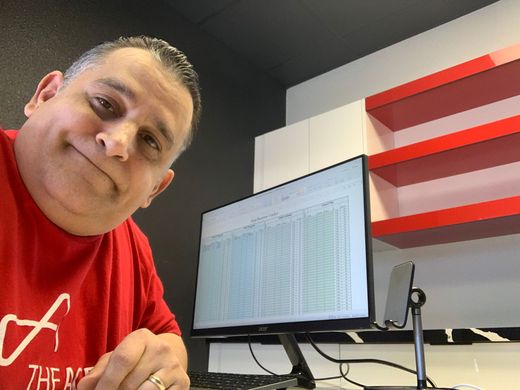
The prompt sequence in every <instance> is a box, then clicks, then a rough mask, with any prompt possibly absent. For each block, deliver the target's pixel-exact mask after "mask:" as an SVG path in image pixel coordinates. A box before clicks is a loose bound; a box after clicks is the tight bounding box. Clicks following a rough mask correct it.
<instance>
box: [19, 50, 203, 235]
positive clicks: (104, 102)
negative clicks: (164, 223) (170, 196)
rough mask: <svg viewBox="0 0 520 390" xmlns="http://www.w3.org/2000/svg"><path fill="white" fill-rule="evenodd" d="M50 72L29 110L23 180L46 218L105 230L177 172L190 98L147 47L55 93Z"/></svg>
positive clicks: (113, 57)
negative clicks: (175, 166) (173, 166)
mask: <svg viewBox="0 0 520 390" xmlns="http://www.w3.org/2000/svg"><path fill="white" fill-rule="evenodd" d="M61 84H62V75H61V73H59V72H53V73H50V74H49V75H47V76H46V78H44V79H43V80H42V82H41V83H40V85H39V86H38V90H37V91H36V94H35V96H34V97H33V98H32V99H31V101H30V102H29V103H28V104H27V106H26V108H25V112H26V115H27V116H28V117H29V118H28V120H27V121H26V123H25V124H24V125H23V127H22V128H21V129H20V133H19V135H18V137H17V139H16V141H15V153H16V159H17V161H18V165H19V169H20V173H21V176H22V178H23V180H24V183H25V184H26V186H27V188H28V190H29V192H30V193H31V195H32V197H33V198H34V200H35V201H36V203H37V204H38V206H39V207H40V208H41V209H42V211H43V212H44V213H45V214H46V215H47V217H48V218H49V219H50V220H51V221H53V222H54V223H55V224H57V225H58V226H60V227H62V228H63V229H64V230H66V231H68V232H70V233H73V234H77V235H93V234H100V233H103V232H106V231H109V230H111V229H112V228H114V227H115V226H117V225H118V224H119V223H121V222H122V221H123V220H125V219H126V218H128V216H130V215H131V214H132V213H133V212H134V211H135V210H136V209H137V208H139V207H147V206H148V205H149V204H150V202H151V200H152V199H153V197H154V196H156V195H157V194H158V193H160V192H161V191H162V190H164V188H166V186H168V184H169V183H170V182H171V180H172V178H173V171H171V170H170V169H168V168H169V166H170V164H171V162H172V161H173V159H174V158H175V157H176V156H177V154H178V153H179V151H180V149H181V148H182V144H183V142H184V140H185V139H186V137H187V134H188V132H189V127H190V122H191V118H192V111H193V105H192V99H191V96H190V94H189V92H188V91H187V89H186V88H185V87H183V86H182V85H181V84H180V83H179V82H177V81H175V80H173V78H172V76H171V75H169V74H167V73H166V71H164V70H163V69H162V67H161V65H160V64H159V63H158V62H157V61H156V60H155V59H154V58H153V57H152V56H151V55H150V54H149V53H148V52H146V51H145V50H141V49H134V48H125V49H119V50H117V51H115V52H112V53H111V54H109V55H108V56H107V58H106V59H105V60H104V61H103V62H102V63H101V64H100V65H98V66H95V67H93V68H91V69H88V70H86V71H84V72H83V73H81V74H80V75H79V76H77V77H76V78H75V79H73V80H72V81H71V82H70V83H69V84H68V85H67V86H66V87H64V88H62V89H61V90H59V91H58V92H56V91H57V90H58V89H59V87H60V86H61Z"/></svg>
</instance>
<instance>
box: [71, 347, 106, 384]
mask: <svg viewBox="0 0 520 390" xmlns="http://www.w3.org/2000/svg"><path fill="white" fill-rule="evenodd" d="M110 354H111V352H109V353H105V354H104V355H103V356H101V357H100V358H99V360H98V361H97V363H96V365H95V366H94V367H93V368H92V370H90V372H89V373H88V374H87V375H85V376H84V377H83V378H82V379H81V380H80V381H79V382H78V386H77V390H94V389H95V388H96V385H97V383H98V381H99V378H100V377H101V375H102V374H103V372H104V371H105V368H106V366H107V364H108V360H109V358H110Z"/></svg>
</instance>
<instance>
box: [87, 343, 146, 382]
mask: <svg viewBox="0 0 520 390" xmlns="http://www.w3.org/2000/svg"><path fill="white" fill-rule="evenodd" d="M136 339H137V340H136ZM144 350H145V344H144V343H143V342H140V340H139V337H135V336H134V333H131V334H130V335H128V336H127V337H126V338H125V339H123V341H122V342H121V343H120V344H119V345H118V346H117V347H116V349H114V351H113V352H112V354H111V355H110V358H109V359H108V363H107V365H106V367H105V369H104V371H103V373H102V374H101V377H100V378H99V381H98V383H97V386H96V389H103V390H112V389H114V390H116V389H118V388H119V386H120V385H121V383H122V382H123V381H124V380H125V378H126V377H127V376H128V374H129V373H131V372H132V371H133V370H134V368H135V366H136V365H137V364H138V363H139V361H140V360H141V356H142V355H143V353H144Z"/></svg>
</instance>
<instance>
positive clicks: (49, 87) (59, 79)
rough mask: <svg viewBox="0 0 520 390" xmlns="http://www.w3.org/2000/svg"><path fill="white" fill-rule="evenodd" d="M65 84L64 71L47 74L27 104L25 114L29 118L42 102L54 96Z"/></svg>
mask: <svg viewBox="0 0 520 390" xmlns="http://www.w3.org/2000/svg"><path fill="white" fill-rule="evenodd" d="M62 85H63V73H61V72H60V71H58V70H55V71H54V72H51V73H49V74H47V75H46V76H45V77H44V78H43V79H42V80H41V81H40V83H39V84H38V87H37V88H36V92H35V93H34V95H33V97H32V98H31V100H29V102H28V103H27V104H26V105H25V109H24V112H25V116H27V118H29V117H30V116H31V115H32V113H33V112H34V110H36V109H37V108H38V107H39V106H40V105H41V104H42V103H44V102H46V101H47V100H49V99H50V98H52V97H54V96H55V95H56V93H58V90H59V89H60V87H61V86H62Z"/></svg>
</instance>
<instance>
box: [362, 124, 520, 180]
mask: <svg viewBox="0 0 520 390" xmlns="http://www.w3.org/2000/svg"><path fill="white" fill-rule="evenodd" d="M516 161H520V115H517V116H514V117H511V118H507V119H503V120H499V121H496V122H492V123H488V124H485V125H482V126H477V127H473V128H471V129H467V130H462V131H458V132H456V133H452V134H448V135H445V136H441V137H437V138H433V139H430V140H427V141H423V142H419V143H416V144H413V145H407V146H403V147H400V148H396V149H392V150H389V151H387V152H382V153H378V154H375V155H372V156H370V157H369V160H368V166H369V169H370V171H372V172H374V173H375V174H377V175H378V176H380V177H382V178H383V179H385V180H387V181H388V182H390V183H392V184H393V185H395V186H397V187H400V186H405V185H409V184H415V183H420V182H424V181H428V180H434V179H439V178H442V177H447V176H453V175H457V174H461V173H466V172H471V171H475V170H479V169H485V168H490V167H494V166H499V165H504V164H509V163H512V162H516Z"/></svg>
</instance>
